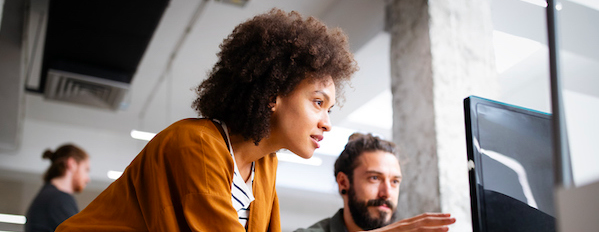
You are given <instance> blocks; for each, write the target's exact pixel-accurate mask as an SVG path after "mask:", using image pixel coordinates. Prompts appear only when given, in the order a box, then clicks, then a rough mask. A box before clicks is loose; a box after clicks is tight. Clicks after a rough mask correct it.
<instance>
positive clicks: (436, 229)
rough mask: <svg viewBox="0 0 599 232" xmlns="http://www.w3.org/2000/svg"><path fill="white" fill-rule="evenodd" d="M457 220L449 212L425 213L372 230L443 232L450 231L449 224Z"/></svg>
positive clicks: (379, 231) (377, 231) (376, 231)
mask: <svg viewBox="0 0 599 232" xmlns="http://www.w3.org/2000/svg"><path fill="white" fill-rule="evenodd" d="M455 221H456V219H455V218H452V217H451V215H450V214H448V213H424V214H420V215H418V216H416V217H413V218H408V219H404V220H401V221H398V222H395V223H393V224H391V225H388V226H385V227H381V228H379V229H376V230H371V231H375V232H383V231H395V232H442V231H448V230H449V227H447V226H448V225H451V224H453V223H455Z"/></svg>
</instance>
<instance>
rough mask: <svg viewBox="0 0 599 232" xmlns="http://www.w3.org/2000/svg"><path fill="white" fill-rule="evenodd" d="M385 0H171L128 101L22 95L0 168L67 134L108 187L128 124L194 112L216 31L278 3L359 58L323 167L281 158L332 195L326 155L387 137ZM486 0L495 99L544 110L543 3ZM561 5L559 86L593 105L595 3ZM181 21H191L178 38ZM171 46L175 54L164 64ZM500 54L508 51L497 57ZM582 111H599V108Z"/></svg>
mask: <svg viewBox="0 0 599 232" xmlns="http://www.w3.org/2000/svg"><path fill="white" fill-rule="evenodd" d="M384 2H385V1H383V0H368V1H365V0H302V1H296V0H251V1H249V2H248V3H247V4H246V5H245V7H239V6H236V5H231V4H227V3H223V2H215V1H208V2H207V3H206V5H205V6H204V8H203V10H202V11H201V14H200V15H199V17H198V18H197V20H195V21H194V20H191V19H192V16H193V14H194V12H196V10H197V9H199V8H198V7H199V6H200V5H201V4H202V1H199V0H171V1H170V3H169V6H168V7H167V9H166V11H165V12H164V15H163V18H162V20H161V21H160V23H159V24H158V27H157V29H156V31H155V33H154V36H153V38H152V40H151V41H150V43H149V46H148V48H147V50H146V51H145V54H144V56H143V58H142V60H141V62H140V63H139V66H138V68H137V72H136V73H135V75H134V76H133V81H132V83H131V87H130V90H129V94H128V95H127V96H126V97H125V102H126V103H127V104H126V105H127V107H126V108H123V109H121V110H118V111H110V110H102V109H96V108H91V107H86V106H81V105H74V104H69V103H62V102H56V101H49V100H45V99H44V98H43V96H41V95H39V94H34V93H27V94H25V95H24V101H23V104H22V107H23V110H24V117H23V119H22V120H23V126H22V135H21V142H20V149H18V150H14V151H1V152H0V170H3V171H4V172H18V173H33V174H39V173H42V172H43V171H44V170H45V169H46V167H47V165H48V163H47V161H44V160H42V159H41V154H42V152H43V150H44V149H47V148H51V149H55V148H56V147H57V146H58V145H60V144H63V143H65V142H73V143H75V144H78V145H80V146H81V147H83V148H84V149H85V150H87V151H88V152H89V153H90V155H91V168H92V170H91V176H92V179H93V183H94V184H95V186H96V187H97V188H104V187H106V186H107V185H108V184H109V183H110V181H111V180H110V179H108V177H107V174H106V173H107V172H108V171H109V170H116V171H122V170H123V169H124V168H125V167H126V166H127V164H128V163H129V162H130V161H131V160H132V159H133V158H134V157H135V155H136V154H137V153H138V152H139V151H140V150H141V149H142V148H143V146H144V145H145V143H146V142H145V141H140V140H135V139H132V138H131V137H130V135H129V134H130V131H131V130H133V129H135V130H141V131H148V132H154V133H156V132H159V131H160V130H161V129H163V128H165V127H167V126H168V125H169V124H171V123H173V122H175V121H177V120H179V119H183V118H188V117H196V116H197V115H196V113H195V112H194V111H193V110H192V109H191V107H190V106H191V103H192V101H193V100H194V98H195V93H194V91H193V90H192V88H193V87H195V86H197V85H198V84H199V83H200V82H201V81H202V80H203V79H204V78H205V77H206V74H207V72H208V71H209V70H210V69H211V68H212V66H213V64H214V63H215V62H216V53H217V52H218V51H219V44H220V43H221V42H222V40H223V38H225V37H226V36H227V35H228V34H229V33H230V32H231V31H232V29H233V28H234V27H235V26H236V25H237V24H239V23H241V22H243V21H245V20H247V19H249V18H251V17H252V16H254V15H256V14H260V13H264V12H267V11H268V10H269V9H271V8H272V7H278V8H281V9H283V10H287V11H289V10H296V11H298V12H300V13H302V14H303V15H312V16H315V17H317V18H319V19H322V20H323V21H324V22H325V23H327V24H328V25H329V26H340V27H341V28H342V29H344V30H345V31H346V33H347V34H348V36H349V37H350V44H351V49H352V51H353V52H355V56H356V59H357V61H358V64H359V66H360V71H359V72H358V73H357V74H356V75H355V77H354V80H353V83H352V87H351V88H346V102H345V104H344V106H343V107H342V108H341V109H335V110H334V112H333V114H332V123H333V124H334V125H336V126H341V127H342V128H336V129H334V130H333V132H331V133H330V134H333V133H337V135H329V136H325V141H324V142H327V143H328V144H327V145H326V146H323V149H322V150H323V152H319V151H317V154H316V155H315V157H316V158H320V159H321V160H322V164H321V166H305V165H300V164H293V163H286V162H281V164H280V168H279V170H280V171H279V176H278V179H277V180H278V184H279V186H282V187H283V188H288V189H293V188H296V189H298V188H299V189H302V190H304V191H313V192H320V193H327V194H332V195H334V193H335V185H334V179H333V177H332V176H333V175H332V162H334V156H329V155H326V154H324V153H332V154H336V153H337V154H338V152H339V151H340V149H342V147H343V144H344V143H345V140H346V138H347V137H346V136H347V135H348V134H349V133H351V132H352V131H355V130H361V131H370V132H374V133H376V134H379V135H382V136H383V137H386V138H391V123H392V120H391V112H392V110H391V94H390V92H389V83H390V79H389V78H390V77H389V76H390V72H389V54H388V53H389V43H390V38H389V37H390V36H389V35H388V34H387V33H385V32H384V31H383V22H384V18H383V16H384ZM533 2H534V1H533ZM491 4H492V5H491V6H492V14H493V15H492V17H493V23H494V27H495V29H496V30H497V32H496V33H495V34H496V36H495V44H496V49H497V50H498V51H502V52H497V53H498V61H497V62H498V68H500V71H502V72H501V73H499V77H500V83H501V87H502V91H501V93H502V95H501V99H498V100H501V101H505V102H508V103H512V104H517V105H521V106H524V107H528V108H533V109H537V110H541V111H546V112H549V111H550V104H549V84H548V71H547V70H548V65H547V60H548V58H547V57H548V56H547V49H546V48H545V47H544V46H545V45H544V44H546V42H545V41H546V32H545V28H546V26H545V22H544V20H545V16H544V8H543V7H541V6H538V5H534V4H531V3H529V2H524V1H519V0H501V1H497V0H495V1H491ZM562 4H563V10H562V11H561V12H562V14H563V16H564V17H563V20H562V21H561V22H560V23H561V24H560V26H561V28H562V29H563V31H564V33H566V32H567V33H568V34H567V35H563V36H562V40H561V42H562V44H563V48H564V51H563V53H562V56H563V60H562V61H563V69H562V72H563V73H564V76H565V77H566V78H565V81H564V82H565V83H564V85H565V88H566V90H567V91H569V92H570V93H571V94H570V93H568V94H570V95H571V96H575V97H573V98H572V99H574V98H577V99H579V98H578V97H582V99H584V100H583V101H587V102H591V103H590V104H595V103H594V102H595V100H594V99H596V98H597V97H599V75H598V74H599V65H598V64H599V47H598V46H599V45H598V43H597V42H596V41H599V34H598V33H599V32H598V31H597V30H596V28H595V26H594V24H593V23H589V22H599V13H598V12H599V11H598V8H599V6H597V4H596V2H594V1H593V0H587V1H582V0H577V1H576V2H568V1H562ZM566 19H567V20H566ZM190 20H191V22H190ZM187 25H192V27H191V30H190V32H189V34H188V35H187V36H186V37H183V35H184V32H185V27H186V26H187ZM580 35H585V36H580ZM182 38H183V39H182ZM178 41H183V42H182V43H181V47H180V50H176V47H177V43H178ZM505 41H511V42H509V43H508V42H505ZM518 46H520V47H518ZM535 46H537V48H535ZM174 51H178V52H177V53H176V56H175V57H174V59H173V60H172V66H171V67H170V69H167V64H169V61H170V60H169V59H170V57H172V56H171V54H172V53H173V52H174ZM506 51H507V52H506ZM502 53H505V54H506V55H504V56H501V54H502ZM515 54H519V55H515ZM114 56H118V54H114ZM30 81H31V80H30ZM595 106H599V103H598V104H597V105H595ZM597 108H599V107H597ZM588 114H590V115H595V114H597V115H598V116H599V113H598V112H597V111H596V110H595V111H593V112H590V113H588ZM458 123H462V122H458ZM594 126H596V125H594ZM344 128H345V129H344ZM597 128H598V129H599V127H597ZM335 131H337V132H335ZM332 137H336V138H339V137H340V138H341V139H340V140H333V139H331V138H332ZM325 150H326V151H325ZM597 156H599V154H598V155H597ZM298 172H299V173H302V174H305V175H306V176H305V178H302V179H298V178H296V177H297V173H298ZM289 192H293V191H289ZM290 194H291V193H290Z"/></svg>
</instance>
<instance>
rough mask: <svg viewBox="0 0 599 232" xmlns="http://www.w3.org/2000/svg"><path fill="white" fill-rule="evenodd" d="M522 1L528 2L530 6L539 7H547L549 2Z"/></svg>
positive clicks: (536, 0) (542, 0)
mask: <svg viewBox="0 0 599 232" xmlns="http://www.w3.org/2000/svg"><path fill="white" fill-rule="evenodd" d="M520 1H523V2H528V3H530V4H533V5H537V6H540V7H547V2H546V1H545V0H520Z"/></svg>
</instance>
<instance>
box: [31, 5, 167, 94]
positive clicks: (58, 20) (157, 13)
mask: <svg viewBox="0 0 599 232" xmlns="http://www.w3.org/2000/svg"><path fill="white" fill-rule="evenodd" d="M167 6H168V0H122V1H117V0H83V1H81V0H51V1H50V4H49V10H48V11H49V12H48V24H47V30H46V40H45V45H44V56H43V63H42V72H41V73H42V74H41V75H42V76H41V83H40V84H41V85H40V87H41V88H40V89H42V90H43V89H44V85H45V78H46V75H47V72H48V70H49V69H59V70H62V71H68V72H75V73H79V74H83V75H89V76H95V77H99V78H105V79H109V80H114V81H119V82H124V83H131V80H132V79H133V75H134V74H135V72H136V70H137V66H138V65H139V62H140V61H141V58H142V57H143V54H144V52H145V50H146V48H147V47H148V44H149V42H150V40H151V38H152V35H153V34H154V31H155V30H156V27H157V26H158V23H159V22H160V19H161V17H162V15H163V13H164V11H165V9H166V7H167Z"/></svg>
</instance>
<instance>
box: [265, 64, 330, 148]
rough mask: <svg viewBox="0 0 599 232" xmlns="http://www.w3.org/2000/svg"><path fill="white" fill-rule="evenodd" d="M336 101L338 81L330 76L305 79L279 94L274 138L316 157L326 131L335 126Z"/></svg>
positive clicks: (273, 131) (272, 138)
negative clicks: (330, 117)
mask: <svg viewBox="0 0 599 232" xmlns="http://www.w3.org/2000/svg"><path fill="white" fill-rule="evenodd" d="M334 104H335V84H334V83H333V79H332V78H331V77H330V76H327V77H325V78H324V79H322V80H313V79H311V78H306V79H304V80H303V81H302V82H300V83H299V84H298V85H297V86H296V87H295V89H294V90H293V91H292V92H291V93H290V94H288V95H287V96H277V99H276V102H275V106H274V107H273V108H272V110H273V111H274V112H273V115H272V122H271V134H270V139H271V140H272V141H274V142H275V144H279V145H280V146H282V148H285V149H288V150H290V151H291V152H293V153H295V154H297V155H298V156H300V157H302V158H306V159H307V158H310V157H312V155H313V154H314V150H315V149H316V148H319V147H320V144H319V142H320V141H321V140H322V139H323V134H324V132H325V131H330V130H331V122H330V119H329V112H330V110H331V108H332V107H333V105H334Z"/></svg>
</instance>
